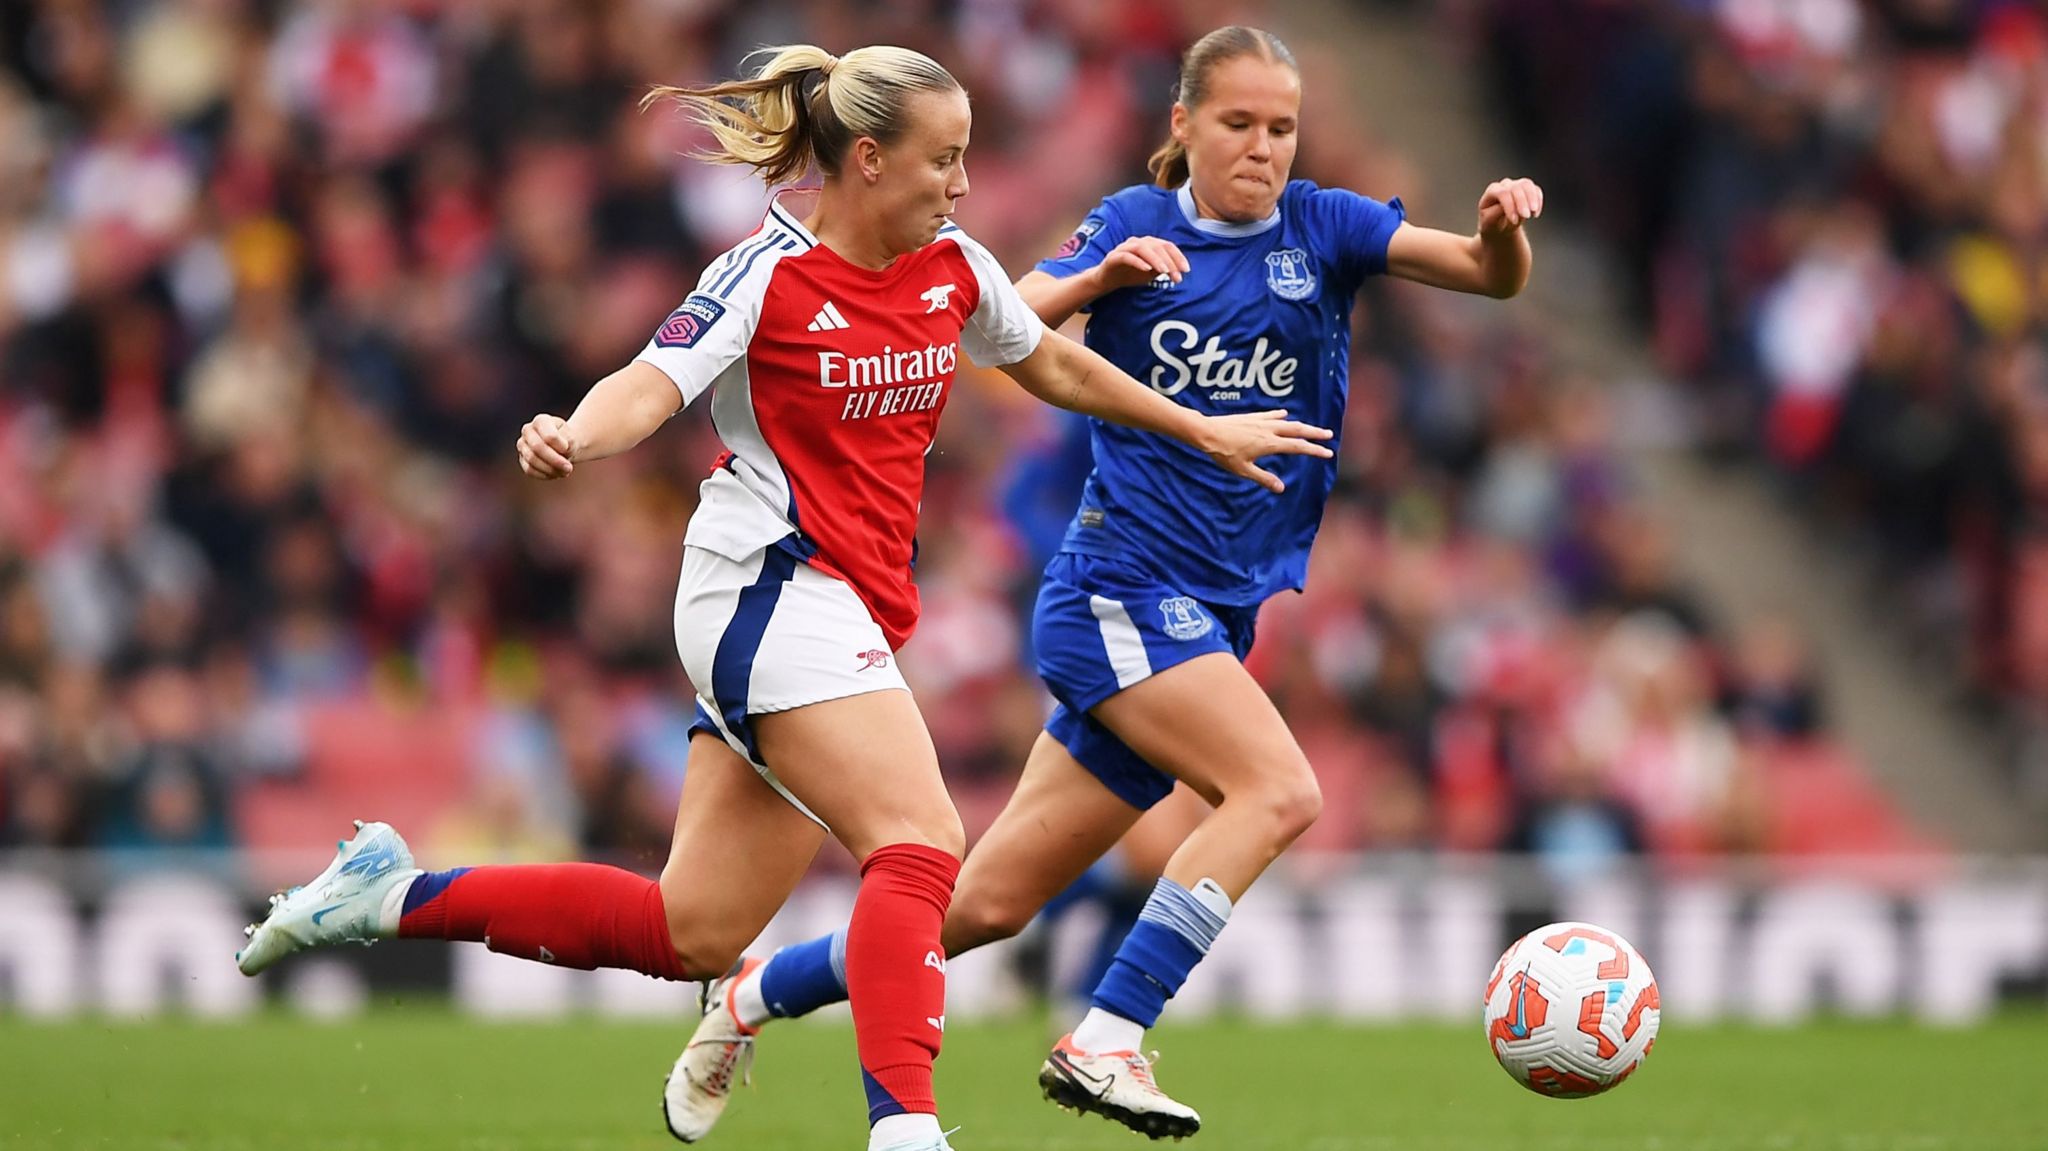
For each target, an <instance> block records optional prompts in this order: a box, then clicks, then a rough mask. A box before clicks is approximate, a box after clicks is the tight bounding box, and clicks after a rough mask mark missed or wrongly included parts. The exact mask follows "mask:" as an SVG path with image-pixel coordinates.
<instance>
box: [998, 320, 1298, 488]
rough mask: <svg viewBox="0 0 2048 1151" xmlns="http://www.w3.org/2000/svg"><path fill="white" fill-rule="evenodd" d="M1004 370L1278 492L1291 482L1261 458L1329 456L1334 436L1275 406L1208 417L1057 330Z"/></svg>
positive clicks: (1057, 401) (1064, 401) (1077, 407)
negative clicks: (1183, 446) (1329, 441)
mask: <svg viewBox="0 0 2048 1151" xmlns="http://www.w3.org/2000/svg"><path fill="white" fill-rule="evenodd" d="M1002 370H1003V371H1004V372H1005V373H1006V374H1008V375H1009V377H1010V378H1011V379H1013V380H1016V381H1017V383H1018V384H1019V385H1020V386H1022V387H1023V389H1024V390H1025V391H1027V392H1030V393H1031V394H1032V395H1034V396H1037V397H1038V398H1039V399H1041V400H1044V401H1045V402H1046V403H1048V404H1052V405H1054V406H1056V407H1062V408H1066V409H1067V410H1068V411H1074V412H1080V413H1082V414H1084V415H1090V416H1094V417H1096V418H1097V419H1102V420H1108V421H1109V422H1111V423H1113V424H1124V425H1126V426H1128V427H1133V428H1142V429H1144V430H1145V431H1148V432H1158V433H1159V434H1161V435H1165V436H1172V437H1173V438H1174V439H1177V440H1180V441H1181V442H1182V443H1185V444H1188V445H1190V446H1192V447H1194V448H1197V449H1199V450H1201V451H1203V452H1205V453H1207V454H1208V456H1209V458H1210V459H1212V460H1214V461H1215V462H1216V466H1218V467H1220V468H1222V469H1224V470H1225V471H1229V472H1234V473H1236V474H1237V475H1240V476H1243V477H1245V478H1246V479H1249V480H1255V481H1257V482H1258V483H1260V484H1263V485H1264V486H1266V487H1268V488H1270V489H1272V490H1273V491H1276V492H1277V491H1281V490H1284V488H1285V487H1286V485H1284V484H1282V483H1281V482H1280V477H1278V476H1276V475H1274V474H1273V473H1271V472H1269V471H1267V470H1266V469H1264V468H1262V467H1260V466H1259V465H1258V461H1259V460H1260V459H1263V458H1264V457H1266V456H1273V455H1300V456H1320V457H1322V458H1324V459H1328V458H1329V456H1330V454H1331V453H1330V449H1328V448H1326V447H1324V446H1323V445H1322V444H1320V443H1317V442H1316V441H1318V440H1327V439H1329V438H1330V431H1329V429H1328V428H1319V427H1315V426H1314V425H1312V424H1304V423H1301V422H1299V421H1296V420H1290V419H1288V418H1287V413H1286V412H1278V411H1275V412H1249V413H1246V414H1243V415H1235V416H1204V415H1202V414H1201V413H1200V412H1197V411H1195V410H1193V409H1192V408H1184V407H1182V406H1180V405H1179V404H1176V403H1174V402H1173V401H1172V400H1169V399H1167V398H1166V397H1165V396H1162V395H1160V394H1159V393H1158V392H1155V391H1153V390H1152V389H1151V388H1148V387H1146V386H1145V385H1143V384H1141V383H1139V382H1138V381H1136V380H1134V379H1132V378H1131V377H1129V376H1127V375H1125V374H1124V373H1123V372H1122V371H1121V370H1120V369H1118V368H1117V366H1116V365H1114V364H1112V363H1110V362H1109V361H1108V360H1105V359H1103V358H1102V357H1101V356H1100V355H1097V354H1096V353H1095V352H1093V351H1091V350H1089V349H1088V348H1085V347H1083V346H1082V345H1080V344H1077V343H1075V342H1074V341H1072V340H1070V339H1067V338H1066V337H1065V336H1062V335H1060V334H1059V333H1058V332H1051V331H1048V332H1047V333H1045V338H1044V339H1042V340H1040V341H1039V344H1038V350H1036V351H1034V352H1032V353H1031V354H1030V355H1028V356H1026V357H1024V358H1023V359H1021V360H1019V361H1017V362H1016V363H1014V364H1008V365H1005V366H1004V367H1003V369H1002Z"/></svg>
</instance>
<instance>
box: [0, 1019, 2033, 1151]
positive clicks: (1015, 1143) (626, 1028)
mask: <svg viewBox="0 0 2048 1151" xmlns="http://www.w3.org/2000/svg"><path fill="white" fill-rule="evenodd" d="M1478 1030H1479V1029H1478V1027H1477V1026H1476V1025H1475V1026H1473V1027H1470V1028H1444V1027H1389V1028H1363V1029H1361V1028H1337V1027H1319V1026H1303V1027H1271V1026H1252V1025H1246V1024H1235V1023H1213V1024H1199V1025H1197V1024H1190V1025H1185V1026H1178V1027H1176V1026H1172V1025H1168V1026H1165V1027H1161V1028H1160V1029H1158V1030H1157V1031H1156V1032H1154V1034H1153V1037H1154V1039H1155V1040H1156V1044H1157V1046H1158V1047H1160V1048H1161V1049H1162V1050H1164V1052H1165V1053H1166V1055H1165V1059H1164V1060H1163V1062H1162V1064H1161V1067H1160V1076H1161V1081H1162V1082H1163V1083H1164V1084H1165V1085H1166V1086H1167V1087H1168V1088H1169V1089H1170V1090H1172V1091H1174V1092H1175V1093H1176V1094H1178V1095H1179V1096H1180V1097H1181V1098H1183V1099H1186V1100H1188V1101H1189V1102H1190V1103H1192V1104H1194V1105H1195V1106H1196V1107H1197V1108H1198V1109H1200V1110H1201V1112H1202V1113H1203V1116H1204V1120H1205V1124H1206V1125H1205V1126H1204V1127H1203V1129H1202V1133H1201V1134H1200V1135H1198V1136H1196V1138H1195V1140H1194V1141H1192V1142H1191V1143H1189V1144H1187V1146H1189V1147H1191V1148H1209V1149H1211V1151H1282V1149H1285V1151H1551V1149H1555V1151H1623V1149H1630V1151H1695V1149H1698V1151H1706V1149H1715V1151H1719V1149H1724V1148H1726V1149H1738V1148H1755V1149H1758V1151H1805V1149H1820V1148H1826V1149H1832V1151H1945V1149H1954V1151H2020V1149H2027V1151H2035V1149H2048V1018H2044V1017H2043V1016H2042V1015H2040V1014H2039V1013H2030V1014H2027V1015H2024V1016H2008V1017H2006V1018H2004V1019H2002V1020H2000V1021H1999V1022H1997V1023H1995V1024H1993V1025H1991V1026H1988V1027H1984V1028H1980V1029H1973V1030H1967V1031H1934V1030H1926V1029H1921V1028H1917V1027H1912V1026H1908V1025H1905V1024H1891V1023H1886V1024H1827V1025H1820V1026H1814V1027H1805V1028H1798V1029H1787V1030H1759V1029H1747V1028H1728V1027H1718V1028H1711V1029H1700V1030H1690V1029H1688V1028H1686V1027H1684V1026H1683V1025H1681V1024H1678V1023H1674V1024H1672V1025H1671V1026H1669V1027H1667V1028H1666V1030H1665V1032H1664V1034H1663V1036H1662V1037H1661V1038H1660V1040H1659V1042H1658V1044H1657V1050H1656V1052H1655V1053H1654V1054H1653V1055H1652V1056H1651V1058H1650V1061H1649V1062H1648V1064H1647V1065H1645V1067H1644V1068H1643V1071H1642V1072H1641V1073H1640V1074H1639V1075H1637V1076H1636V1077H1635V1078H1634V1079H1633V1080H1631V1081H1630V1082H1629V1083H1627V1084H1626V1085H1624V1086H1623V1087H1622V1088H1621V1089H1620V1090H1618V1091H1617V1092H1615V1093H1614V1094H1613V1095H1610V1096H1607V1097H1604V1098H1597V1099H1590V1100H1580V1101H1570V1102H1566V1101H1557V1100H1549V1099H1541V1098H1537V1097H1536V1096H1533V1095H1530V1094H1528V1093H1527V1092H1525V1091H1523V1090H1522V1089H1521V1088H1520V1087H1517V1086H1515V1085H1514V1084H1513V1083H1512V1082H1510V1081H1509V1080H1508V1078H1507V1077H1506V1076H1505V1075H1503V1074H1502V1073H1501V1071H1500V1070H1499V1069H1498V1068H1497V1067H1495V1066H1494V1064H1493V1061H1492V1060H1491V1059H1490V1058H1489V1057H1488V1056H1487V1052H1486V1047H1485V1043H1484V1041H1483V1040H1481V1039H1480V1037H1479V1034H1478ZM683 1035H684V1030H683V1029H682V1028H681V1027H680V1026H675V1025H655V1024H642V1023H630V1024H628V1023H617V1022H610V1021H600V1020H594V1019H586V1020H575V1021H569V1022H564V1023H549V1024H483V1023H475V1022H471V1021H468V1020H464V1019H461V1018H458V1017H456V1016H454V1015H452V1014H450V1013H448V1012H447V1011H445V1010H439V1009H427V1008H405V1009H385V1010H380V1011H377V1012H374V1013H372V1014H370V1015H368V1016H365V1017H363V1018H360V1019H357V1020H353V1021H348V1022H342V1023H332V1024H321V1023H312V1022H306V1021H303V1020H298V1019H293V1018H286V1017H282V1016H264V1017H262V1018H259V1019H257V1020H255V1021H253V1022H247V1023H237V1024H218V1025H209V1024H197V1023H178V1022H157V1023H147V1024H141V1023H137V1024H120V1023H108V1022H85V1023H70V1024H63V1025H36V1024H28V1023H23V1022H21V1021H19V1020H8V1019H4V1018H0V1147H4V1148H7V1149H9V1151H14V1149H20V1151H42V1149H46V1148H48V1149H54V1148H67V1149H68V1148H124V1149H125V1148H134V1149H142V1148H149V1149H165V1151H172V1149H177V1151H183V1149H199V1148H228V1149H234V1151H243V1149H249V1151H253V1149H257V1148H266V1149H267V1148H288V1149H292V1151H383V1149H386V1148H389V1149H393V1151H399V1149H405V1151H414V1149H417V1151H442V1149H447V1151H523V1149H527V1148H533V1149H539V1148H550V1149H592V1151H594V1149H598V1148H603V1149H606V1151H630V1149H654V1148H669V1147H675V1146H677V1144H674V1143H672V1142H671V1141H670V1140H669V1138H668V1136H667V1134H666V1133H665V1132H664V1131H663V1130H662V1127H661V1121H660V1117H659V1115H658V1113H657V1109H656V1108H657V1103H656V1099H657V1090H658V1084H659V1083H660V1081H661V1076H662V1074H663V1072H665V1071H666V1070H667V1067H668V1063H669V1060H670V1058H671V1057H672V1056H673V1055H674V1051H675V1047H676V1045H677V1044H678V1043H679V1042H680V1041H681V1039H682V1037H683ZM1045 1045H1046V1031H1045V1027H1044V1025H1043V1022H1042V1021H1031V1022H1021V1023H1014V1024H1005V1025H984V1026H966V1025H962V1026H960V1027H958V1028H957V1029H956V1031H955V1032H954V1034H952V1035H950V1036H948V1037H947V1040H946V1054H945V1057H944V1058H943V1059H942V1060H941V1061H940V1064H939V1068H940V1071H939V1098H940V1101H941V1104H942V1106H943V1107H944V1112H945V1113H944V1116H943V1118H944V1119H945V1121H946V1122H947V1123H948V1124H949V1125H952V1124H957V1125H959V1126H960V1128H961V1130H960V1132H959V1133H958V1134H957V1135H955V1136H954V1137H953V1141H954V1143H955V1144H956V1145H957V1146H958V1147H959V1149H960V1151H1054V1149H1058V1151H1098V1149H1099V1151H1137V1149H1138V1148H1141V1147H1145V1146H1149V1144H1148V1143H1147V1142H1146V1141H1145V1140H1144V1139H1142V1138H1140V1137H1138V1136H1136V1135H1132V1134H1130V1133H1128V1132H1126V1131H1124V1130H1123V1129H1122V1128H1119V1127H1115V1126H1112V1125H1111V1124H1109V1123H1106V1122H1104V1121H1103V1120H1101V1119H1097V1118H1094V1117H1092V1116H1091V1117H1088V1118H1086V1119H1079V1118H1075V1117H1073V1116H1070V1115H1067V1114H1066V1113H1064V1112H1060V1111H1058V1110H1056V1109H1054V1108H1053V1107H1052V1106H1051V1105H1050V1104H1048V1103H1045V1102H1043V1101H1042V1100H1040V1099H1039V1098H1038V1093H1037V1085H1036V1083H1035V1077H1036V1071H1037V1067H1038V1061H1039V1059H1040V1058H1041V1057H1042V1055H1043V1054H1044V1051H1045ZM754 1081H755V1082H754V1086H753V1087H752V1088H751V1089H742V1090H741V1092H740V1093H739V1095H738V1097H737V1099H736V1100H735V1102H734V1104H733V1107H732V1109H731V1110H730V1111H729V1112H728V1113H727V1116H726V1120H725V1123H724V1125H723V1126H721V1127H720V1129H719V1130H718V1131H717V1132H716V1133H715V1134H714V1135H713V1136H712V1138H711V1139H710V1140H708V1141H707V1142H706V1143H705V1144H703V1146H705V1147H707V1148H711V1149H713V1151H720V1149H725V1148H730V1149H732V1151H747V1149H761V1148H776V1149H783V1148H788V1149H791V1151H799V1149H800V1151H811V1149H813V1148H817V1149H825V1148H847V1149H849V1151H860V1149H861V1148H863V1147H864V1146H865V1141H864V1137H865V1130H864V1123H863V1119H864V1114H863V1105H862V1102H861V1097H860V1089H859V1086H858V1084H857V1081H856V1077H855V1075H854V1056H853V1036H852V1032H851V1031H850V1030H849V1029H848V1028H847V1027H846V1026H845V1025H844V1024H816V1025H813V1024H803V1025H788V1024H785V1025H780V1026H778V1027H776V1028H774V1029H771V1030H770V1031H769V1032H768V1033H767V1034H766V1036H765V1037H764V1038H763V1041H762V1047H761V1051H760V1056H759V1060H758V1062H757V1064H756V1066H755V1069H754Z"/></svg>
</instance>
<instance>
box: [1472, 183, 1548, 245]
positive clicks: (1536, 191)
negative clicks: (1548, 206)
mask: <svg viewBox="0 0 2048 1151" xmlns="http://www.w3.org/2000/svg"><path fill="white" fill-rule="evenodd" d="M1542 214H1543V189H1542V188H1540V187H1537V185H1536V181H1534V180H1528V179H1513V180H1495V181H1494V182H1493V183H1491V184H1488V185H1487V186H1486V191H1485V192H1484V193H1483V194H1482V195H1481V196H1480V197H1479V235H1480V236H1481V237H1482V238H1483V237H1489V236H1504V235H1507V234H1508V233H1510V232H1513V231H1514V230H1515V229H1517V228H1519V227H1521V226H1522V225H1523V224H1526V223H1528V222H1529V221H1531V220H1533V219H1535V218H1536V217H1538V216H1541V215H1542Z"/></svg>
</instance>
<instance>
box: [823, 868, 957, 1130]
mask: <svg viewBox="0 0 2048 1151" xmlns="http://www.w3.org/2000/svg"><path fill="white" fill-rule="evenodd" d="M860 874H861V884H860V894H859V895H858V896H857V897H856V898H855V899H854V901H853V920H852V922H850V923H848V924H847V927H846V991H847V998H848V999H849V1000H851V1002H852V1004H853V1035H854V1045H855V1046H856V1047H857V1048H858V1049H859V1051H860V1067H861V1083H862V1085H863V1086H865V1087H866V1088H867V1092H868V1122H869V1123H871V1124H872V1123H874V1122H875V1121H876V1120H878V1119H881V1118H883V1117H884V1116H888V1115H901V1114H903V1113H905V1112H915V1113H921V1114H925V1115H935V1114H937V1113H938V1104H937V1102H936V1101H935V1100H934V1099H933V1097H932V1061H933V1060H935V1059H937V1058H938V1057H939V1040H940V1039H942V1038H943V1037H944V1035H945V1030H946V958H945V952H944V951H943V950H941V948H940V945H939V929H940V927H941V926H943V925H944V923H945V921H946V905H947V904H949V903H951V902H952V901H953V881H954V880H955V879H957V878H958V877H959V875H960V861H959V860H957V859H955V858H953V857H952V856H951V855H948V854H947V853H945V852H943V851H940V850H939V849H938V848H936V847H925V846H923V845H921V844H914V843H895V844H890V845H889V846H887V847H883V848H878V849H877V850H876V851H875V852H874V853H872V854H871V855H869V856H868V858H867V862H865V863H863V864H862V865H861V869H860Z"/></svg>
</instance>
